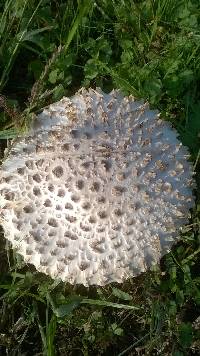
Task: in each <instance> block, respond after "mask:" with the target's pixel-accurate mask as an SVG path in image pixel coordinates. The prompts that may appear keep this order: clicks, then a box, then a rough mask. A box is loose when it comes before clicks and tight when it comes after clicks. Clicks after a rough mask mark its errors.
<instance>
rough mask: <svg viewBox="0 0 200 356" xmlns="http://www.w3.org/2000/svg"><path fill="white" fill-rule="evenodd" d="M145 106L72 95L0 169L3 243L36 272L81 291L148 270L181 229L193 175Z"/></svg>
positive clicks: (43, 117) (115, 97)
mask: <svg viewBox="0 0 200 356" xmlns="http://www.w3.org/2000/svg"><path fill="white" fill-rule="evenodd" d="M177 135H178V134H177V132H176V131H175V130H174V129H172V127H171V126H170V124H169V123H168V122H165V121H162V120H161V119H160V117H159V114H158V113H157V112H156V111H152V110H150V109H149V106H148V104H147V103H144V102H142V101H136V100H135V99H134V97H132V96H126V97H124V96H123V95H122V94H121V93H120V92H119V91H117V90H113V91H112V92H111V93H110V94H105V93H103V92H102V91H101V90H99V89H98V90H93V89H89V90H86V89H84V88H83V89H81V90H79V91H78V92H77V93H76V94H75V95H74V96H73V97H72V98H66V97H64V98H63V99H62V100H60V101H59V102H57V103H54V104H52V105H50V106H49V107H47V108H45V109H44V110H43V112H42V113H40V114H39V115H38V116H37V117H36V119H35V120H34V122H33V123H32V126H31V128H30V130H29V132H28V134H26V135H25V136H24V137H20V138H19V139H18V141H17V142H16V143H15V144H14V146H13V147H12V149H11V151H10V154H9V157H8V158H7V159H6V160H5V161H4V163H3V165H2V167H1V170H0V205H1V210H0V211H1V213H0V217H1V221H2V225H3V228H4V231H5V237H6V238H7V239H8V240H9V241H11V243H12V246H13V247H14V248H16V249H17V251H18V252H19V253H20V254H21V255H22V256H23V257H24V260H25V261H26V262H30V263H32V264H33V265H34V266H35V267H36V268H37V269H38V270H39V271H41V272H44V273H46V274H49V275H50V276H51V277H52V278H61V279H62V280H63V281H67V282H70V283H72V284H84V285H85V286H88V285H91V284H95V285H105V284H107V283H110V282H122V281H123V280H124V279H126V278H129V277H132V276H136V275H138V274H140V273H141V272H143V271H145V270H146V269H147V268H149V267H150V266H151V265H152V264H155V263H157V262H158V261H159V260H160V258H161V257H162V255H163V254H165V253H166V252H168V251H169V250H170V248H171V246H172V245H173V244H174V243H175V242H176V241H177V239H178V237H179V230H180V227H181V226H182V225H183V224H185V223H187V222H188V216H189V209H190V208H191V207H192V206H193V205H194V197H193V196H192V187H193V183H194V182H193V179H192V175H193V170H192V165H191V163H189V162H188V161H187V158H188V156H189V155H188V151H187V149H186V148H185V147H184V146H183V145H182V144H181V143H180V142H179V140H178V139H177Z"/></svg>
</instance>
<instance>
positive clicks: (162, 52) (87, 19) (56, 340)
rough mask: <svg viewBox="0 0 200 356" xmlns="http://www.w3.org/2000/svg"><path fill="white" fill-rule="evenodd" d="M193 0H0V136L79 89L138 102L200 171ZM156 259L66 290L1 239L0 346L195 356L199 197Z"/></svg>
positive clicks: (198, 36) (199, 336) (199, 341)
mask: <svg viewBox="0 0 200 356" xmlns="http://www.w3.org/2000/svg"><path fill="white" fill-rule="evenodd" d="M199 40H200V4H199V1H198V0H145V1H142V0H141V1H136V0H134V1H131V0H123V1H119V0H101V1H100V0H97V1H92V0H82V1H81V0H79V1H73V0H69V1H67V2H66V1H62V0H59V1H58V0H54V1H53V0H52V1H50V0H40V1H35V0H12V1H11V0H7V1H5V0H2V1H1V3H0V93H1V96H0V107H1V111H0V139H1V157H2V158H3V151H4V148H5V147H6V145H7V140H10V139H11V138H12V139H13V138H15V137H16V136H17V135H18V134H19V132H20V131H21V130H26V128H27V127H28V125H29V122H30V121H31V120H32V119H33V118H34V115H35V114H37V112H38V111H39V110H41V109H42V107H44V106H46V105H48V104H49V103H51V102H54V101H56V100H59V99H60V98H61V97H62V96H63V95H66V96H70V95H72V94H73V93H75V92H76V90H77V89H78V88H80V87H81V86H86V87H88V86H92V87H95V86H100V87H101V88H103V90H104V91H109V90H111V89H112V88H113V87H116V88H120V89H121V90H122V91H123V92H124V93H125V94H126V93H131V94H133V95H135V96H136V97H138V98H144V99H146V100H148V101H149V102H150V104H151V107H152V108H154V107H156V108H158V109H159V110H160V111H161V114H162V117H163V118H164V119H166V120H169V121H171V122H172V124H173V126H174V127H175V128H176V129H177V130H178V132H179V135H180V139H181V140H182V142H183V143H184V144H185V145H187V146H188V147H189V150H190V153H191V159H192V161H193V163H194V166H195V170H196V172H197V174H196V179H197V187H199V185H198V178H199V157H200V150H199V149H200V145H199V132H200V116H199V115H200V114H199V113H200V89H199V88H200V60H199V58H200V44H199V43H200V42H199ZM195 194H196V196H197V199H196V207H195V209H193V211H192V214H191V215H192V216H191V220H190V223H189V225H188V226H185V227H183V231H182V237H181V240H180V242H179V243H178V244H177V245H176V246H175V247H174V248H173V250H172V252H171V253H169V254H168V255H167V256H165V257H164V258H163V259H162V261H161V265H160V266H157V267H155V268H154V269H152V270H151V271H149V272H147V273H145V274H143V275H141V276H139V277H137V278H134V279H131V280H128V281H126V282H125V283H124V284H123V285H117V284H116V285H110V286H107V287H105V288H95V287H91V288H88V289H87V288H84V287H81V286H75V287H72V286H70V285H68V284H63V283H61V282H59V281H58V282H53V281H52V280H51V279H50V278H48V277H46V276H44V275H42V274H39V273H37V272H36V271H35V270H34V268H33V267H32V266H27V265H24V263H23V261H22V260H21V258H20V257H19V256H18V255H16V254H15V252H14V251H12V250H11V249H10V246H9V245H8V244H7V243H6V241H5V240H4V237H3V232H1V237H0V246H1V247H0V354H2V355H12V356H15V355H48V356H50V355H51V356H53V355H84V356H89V355H118V356H122V355H172V356H184V355H199V354H200V326H199V325H198V317H199V316H200V267H199V266H200V204H199V190H198V189H197V190H196V192H195Z"/></svg>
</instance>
